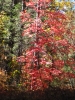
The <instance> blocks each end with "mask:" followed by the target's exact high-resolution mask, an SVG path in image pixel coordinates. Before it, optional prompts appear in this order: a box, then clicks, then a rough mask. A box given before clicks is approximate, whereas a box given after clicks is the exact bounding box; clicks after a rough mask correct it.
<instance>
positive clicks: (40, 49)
mask: <svg viewBox="0 0 75 100" xmlns="http://www.w3.org/2000/svg"><path fill="white" fill-rule="evenodd" d="M25 3H26V6H27V7H29V8H30V9H32V10H33V11H36V17H35V18H34V17H31V15H30V12H27V10H25V11H23V12H21V21H22V23H23V22H24V23H26V22H28V23H29V24H28V27H27V26H26V25H25V26H24V28H25V30H24V31H23V32H22V35H23V36H29V37H31V38H32V37H33V36H34V35H35V36H36V38H35V40H34V41H33V43H32V44H33V46H32V47H30V48H28V50H27V51H26V55H25V57H24V56H21V57H18V61H20V62H26V63H25V66H24V70H25V71H24V73H25V74H26V80H25V83H24V84H25V86H26V88H27V89H28V90H37V89H44V88H47V87H48V85H49V84H50V82H51V81H52V80H53V79H54V77H59V76H60V77H62V74H63V70H62V69H63V67H64V65H66V64H67V65H69V66H70V65H71V64H74V60H72V61H71V60H69V59H68V58H67V60H66V61H65V60H64V59H63V55H67V56H68V54H69V53H70V51H71V49H74V48H75V47H74V46H73V44H71V43H70V42H69V40H68V39H67V38H65V35H66V34H68V32H67V31H66V28H65V26H66V25H65V24H64V23H65V21H66V16H65V15H64V14H62V13H61V12H58V11H57V12H56V11H51V10H47V9H46V6H47V4H48V3H50V0H38V1H37V2H33V1H32V0H31V1H30V2H25ZM43 6H44V7H45V9H44V7H43ZM42 19H43V20H42ZM58 55H60V57H59V56H58ZM64 75H66V77H67V76H68V75H69V76H70V77H74V74H70V73H66V74H65V73H64ZM64 75H63V77H64Z"/></svg>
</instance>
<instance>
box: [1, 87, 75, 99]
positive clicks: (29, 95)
mask: <svg viewBox="0 0 75 100" xmlns="http://www.w3.org/2000/svg"><path fill="white" fill-rule="evenodd" d="M0 100H75V90H74V89H73V90H72V89H60V88H53V87H52V88H50V89H46V90H44V91H41V90H38V91H29V92H25V91H21V90H18V89H16V88H11V87H10V88H9V89H5V88H4V89H3V88H2V87H0Z"/></svg>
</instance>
